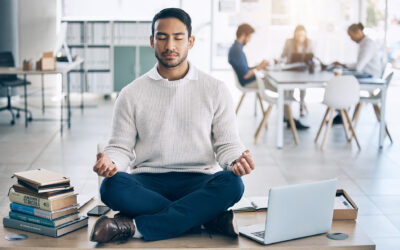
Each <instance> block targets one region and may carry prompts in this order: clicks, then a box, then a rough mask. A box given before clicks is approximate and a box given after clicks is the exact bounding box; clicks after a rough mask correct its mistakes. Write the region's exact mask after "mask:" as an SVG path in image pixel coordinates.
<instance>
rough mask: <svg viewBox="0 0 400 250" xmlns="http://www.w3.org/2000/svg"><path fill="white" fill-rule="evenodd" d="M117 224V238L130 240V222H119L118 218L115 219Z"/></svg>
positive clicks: (115, 237)
mask: <svg viewBox="0 0 400 250" xmlns="http://www.w3.org/2000/svg"><path fill="white" fill-rule="evenodd" d="M115 224H116V225H117V228H118V231H117V234H116V235H115V236H114V237H113V239H115V240H128V239H129V237H130V236H131V235H132V228H131V227H130V226H129V224H128V223H124V222H122V223H119V222H118V220H115Z"/></svg>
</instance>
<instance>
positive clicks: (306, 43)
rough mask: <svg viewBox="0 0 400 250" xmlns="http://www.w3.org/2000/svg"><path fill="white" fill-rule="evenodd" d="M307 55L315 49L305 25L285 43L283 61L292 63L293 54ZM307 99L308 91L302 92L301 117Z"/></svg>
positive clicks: (295, 31)
mask: <svg viewBox="0 0 400 250" xmlns="http://www.w3.org/2000/svg"><path fill="white" fill-rule="evenodd" d="M295 53H300V54H307V53H314V48H313V46H312V42H311V40H310V39H308V37H307V31H306V28H305V27H304V26H303V25H297V26H296V28H295V30H294V33H293V38H289V39H287V40H286V42H285V46H284V47H283V51H282V54H281V60H282V61H283V62H285V63H291V62H292V61H291V58H292V56H293V54H295ZM305 97H306V91H305V90H301V91H300V116H304V106H305V104H304V99H305Z"/></svg>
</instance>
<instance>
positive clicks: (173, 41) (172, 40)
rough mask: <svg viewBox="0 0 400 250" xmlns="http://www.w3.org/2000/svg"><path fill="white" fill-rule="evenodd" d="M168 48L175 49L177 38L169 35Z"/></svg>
mask: <svg viewBox="0 0 400 250" xmlns="http://www.w3.org/2000/svg"><path fill="white" fill-rule="evenodd" d="M166 49H168V50H171V51H173V50H175V40H174V39H173V37H169V38H168V40H167V44H166Z"/></svg>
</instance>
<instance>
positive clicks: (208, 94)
mask: <svg viewBox="0 0 400 250" xmlns="http://www.w3.org/2000/svg"><path fill="white" fill-rule="evenodd" d="M244 150H245V148H244V146H243V145H242V144H241V142H240V138H239V134H238V129H237V125H236V115H235V113H234V108H233V103H232V98H231V95H230V93H229V90H228V89H227V87H226V86H225V84H224V83H223V82H221V81H219V80H217V79H215V78H213V77H211V76H209V75H207V74H205V73H203V72H201V71H199V70H197V69H196V68H195V67H194V66H193V65H192V64H189V71H188V73H187V74H186V76H185V77H184V78H182V79H180V80H176V81H169V80H168V79H165V78H162V77H161V76H160V74H159V73H158V71H157V67H156V66H155V67H154V68H153V69H152V70H150V71H149V72H147V73H146V74H145V75H143V76H141V77H140V78H138V79H136V80H135V81H133V82H132V83H130V84H129V85H127V86H126V87H125V88H123V89H122V91H121V92H120V94H119V96H118V98H117V100H116V104H115V108H114V116H113V126H112V134H111V139H110V141H109V143H108V146H107V147H106V148H105V150H104V153H105V154H107V155H108V156H110V158H111V159H112V160H113V161H114V163H115V164H116V165H117V167H118V170H119V171H128V172H130V173H133V174H136V173H166V172H172V171H175V172H199V173H206V174H213V173H215V172H218V171H220V170H221V167H222V168H224V169H226V170H231V169H230V167H229V165H230V164H231V163H232V162H233V161H234V160H236V159H237V158H238V157H239V156H240V155H241V153H242V152H243V151H244ZM217 162H218V163H219V165H218V163H217Z"/></svg>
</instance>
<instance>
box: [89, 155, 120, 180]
mask: <svg viewBox="0 0 400 250" xmlns="http://www.w3.org/2000/svg"><path fill="white" fill-rule="evenodd" d="M96 157H97V162H96V164H95V165H94V167H93V171H94V172H96V173H97V174H98V175H99V176H103V177H112V176H113V175H115V174H116V173H117V171H118V169H117V166H115V164H114V163H113V162H112V161H111V159H110V157H108V155H105V154H103V153H98V154H97V156H96Z"/></svg>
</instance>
